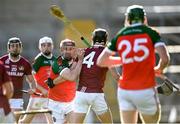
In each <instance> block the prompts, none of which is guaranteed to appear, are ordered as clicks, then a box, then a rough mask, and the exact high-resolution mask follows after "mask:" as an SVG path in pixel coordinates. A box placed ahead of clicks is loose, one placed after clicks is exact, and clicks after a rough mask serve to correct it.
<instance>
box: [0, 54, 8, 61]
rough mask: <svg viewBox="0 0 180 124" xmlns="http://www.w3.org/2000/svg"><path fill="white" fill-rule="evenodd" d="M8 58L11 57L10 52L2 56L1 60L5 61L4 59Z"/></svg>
mask: <svg viewBox="0 0 180 124" xmlns="http://www.w3.org/2000/svg"><path fill="white" fill-rule="evenodd" d="M8 58H9V56H8V54H5V55H3V56H1V57H0V60H1V61H3V60H6V59H8Z"/></svg>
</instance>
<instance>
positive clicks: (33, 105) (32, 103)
mask: <svg viewBox="0 0 180 124" xmlns="http://www.w3.org/2000/svg"><path fill="white" fill-rule="evenodd" d="M48 101H49V100H48V98H39V97H37V98H36V97H31V98H30V99H29V103H28V106H27V110H29V109H36V110H37V109H47V108H48Z"/></svg>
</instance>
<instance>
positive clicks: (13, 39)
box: [7, 37, 22, 48]
mask: <svg viewBox="0 0 180 124" xmlns="http://www.w3.org/2000/svg"><path fill="white" fill-rule="evenodd" d="M13 43H19V45H20V46H21V47H22V42H21V40H20V38H17V37H12V38H10V39H9V40H8V43H7V46H8V48H9V47H10V44H13Z"/></svg>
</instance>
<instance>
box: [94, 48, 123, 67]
mask: <svg viewBox="0 0 180 124" xmlns="http://www.w3.org/2000/svg"><path fill="white" fill-rule="evenodd" d="M113 55H115V52H111V51H110V50H109V49H108V48H105V49H104V50H103V51H102V53H101V54H100V55H99V57H98V59H97V65H98V66H100V67H113V66H119V65H121V64H122V62H121V58H120V57H115V56H113Z"/></svg>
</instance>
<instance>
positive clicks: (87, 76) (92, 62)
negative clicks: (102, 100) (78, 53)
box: [78, 46, 108, 93]
mask: <svg viewBox="0 0 180 124" xmlns="http://www.w3.org/2000/svg"><path fill="white" fill-rule="evenodd" d="M103 49H104V47H103V46H93V47H90V48H87V49H86V50H85V56H84V59H83V65H82V69H81V73H80V77H79V85H78V91H82V92H88V93H102V92H103V89H102V88H103V87H104V81H105V78H106V72H107V70H108V68H102V67H99V66H97V65H96V61H97V58H98V56H99V55H100V54H101V52H102V51H103Z"/></svg>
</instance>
